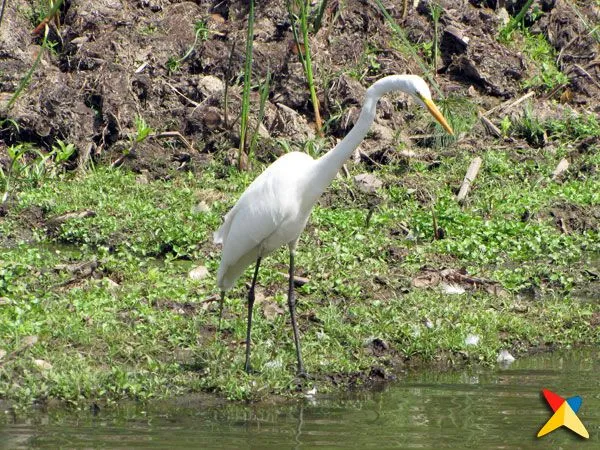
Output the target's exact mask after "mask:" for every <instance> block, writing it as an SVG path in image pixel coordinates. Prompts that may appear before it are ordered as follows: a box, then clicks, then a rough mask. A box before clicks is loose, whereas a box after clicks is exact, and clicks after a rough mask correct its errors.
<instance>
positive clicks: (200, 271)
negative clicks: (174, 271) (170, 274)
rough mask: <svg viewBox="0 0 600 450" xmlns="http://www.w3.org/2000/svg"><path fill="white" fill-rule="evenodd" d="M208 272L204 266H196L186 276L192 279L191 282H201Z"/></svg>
mask: <svg viewBox="0 0 600 450" xmlns="http://www.w3.org/2000/svg"><path fill="white" fill-rule="evenodd" d="M208 274H209V272H208V269H207V268H206V266H198V267H196V268H194V269H192V270H190V272H189V273H188V276H189V277H190V278H191V279H192V280H197V281H198V280H202V279H204V278H206V277H207V276H208Z"/></svg>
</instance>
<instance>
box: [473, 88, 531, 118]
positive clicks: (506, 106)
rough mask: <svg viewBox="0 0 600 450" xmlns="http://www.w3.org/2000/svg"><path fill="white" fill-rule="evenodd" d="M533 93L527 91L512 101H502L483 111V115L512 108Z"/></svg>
mask: <svg viewBox="0 0 600 450" xmlns="http://www.w3.org/2000/svg"><path fill="white" fill-rule="evenodd" d="M534 95H535V92H534V91H531V92H528V93H527V94H525V95H524V96H522V97H520V98H518V99H517V100H515V101H514V102H512V103H508V102H505V103H502V104H501V105H498V106H495V107H494V108H492V109H490V110H487V111H486V112H484V113H483V115H484V116H486V117H487V116H489V115H490V114H492V113H493V112H496V111H504V112H506V111H508V110H509V109H511V108H514V107H515V106H517V105H518V104H519V103H521V102H524V101H525V100H527V99H528V98H529V97H533V96H534Z"/></svg>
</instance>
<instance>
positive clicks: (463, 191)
mask: <svg viewBox="0 0 600 450" xmlns="http://www.w3.org/2000/svg"><path fill="white" fill-rule="evenodd" d="M481 163H482V159H481V158H480V157H479V156H478V157H476V158H475V159H473V161H471V164H470V165H469V168H468V169H467V173H466V175H465V178H464V180H463V182H462V184H461V185H460V189H459V191H458V195H457V196H456V200H457V201H458V202H459V203H462V202H463V201H464V199H465V198H466V197H467V194H468V193H469V189H471V183H472V182H473V180H474V179H475V177H476V176H477V173H478V172H479V168H480V167H481Z"/></svg>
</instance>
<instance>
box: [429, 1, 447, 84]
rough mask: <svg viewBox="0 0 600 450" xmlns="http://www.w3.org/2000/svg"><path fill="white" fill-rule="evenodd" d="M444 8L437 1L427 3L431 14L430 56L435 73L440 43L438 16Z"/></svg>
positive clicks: (440, 15)
mask: <svg viewBox="0 0 600 450" xmlns="http://www.w3.org/2000/svg"><path fill="white" fill-rule="evenodd" d="M443 12H444V9H443V8H442V7H441V6H440V5H439V4H437V3H435V2H432V3H430V4H429V14H431V20H433V56H432V59H433V60H432V64H431V65H432V67H433V73H437V61H438V58H439V52H440V43H439V39H440V37H439V26H440V18H441V17H442V13H443Z"/></svg>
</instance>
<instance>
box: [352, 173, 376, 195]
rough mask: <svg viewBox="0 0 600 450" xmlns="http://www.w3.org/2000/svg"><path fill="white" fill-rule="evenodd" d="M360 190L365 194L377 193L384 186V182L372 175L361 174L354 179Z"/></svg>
mask: <svg viewBox="0 0 600 450" xmlns="http://www.w3.org/2000/svg"><path fill="white" fill-rule="evenodd" d="M354 182H355V183H356V186H357V187H358V190H359V191H361V192H364V193H371V192H376V191H377V189H379V188H380V187H382V186H383V181H381V180H380V179H379V178H377V177H376V176H375V175H373V174H371V173H361V174H358V175H356V176H355V177H354Z"/></svg>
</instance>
